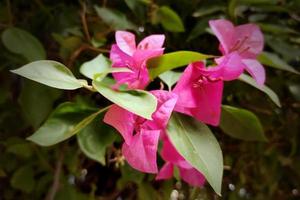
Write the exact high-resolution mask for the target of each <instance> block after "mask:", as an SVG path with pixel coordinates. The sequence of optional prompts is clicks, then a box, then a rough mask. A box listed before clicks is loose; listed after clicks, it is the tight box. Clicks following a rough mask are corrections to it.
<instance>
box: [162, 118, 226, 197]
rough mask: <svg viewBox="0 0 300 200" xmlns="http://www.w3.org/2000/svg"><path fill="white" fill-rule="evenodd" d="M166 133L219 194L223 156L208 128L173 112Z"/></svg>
mask: <svg viewBox="0 0 300 200" xmlns="http://www.w3.org/2000/svg"><path fill="white" fill-rule="evenodd" d="M167 134H168V136H169V138H170V140H171V142H172V144H173V145H174V146H175V148H176V149H177V150H178V152H179V153H180V154H181V155H182V156H183V157H184V158H185V159H186V160H187V161H188V162H189V163H190V164H191V165H192V166H193V167H195V168H196V169H197V170H199V171H200V172H201V173H202V174H203V175H204V176H205V178H206V180H207V181H208V183H209V184H210V185H211V186H212V188H213V189H214V190H215V192H216V193H218V194H219V195H220V193H221V185H222V176H223V156H222V151H221V148H220V146H219V143H218V141H217V140H216V138H215V137H214V135H213V134H212V132H211V131H210V129H209V128H208V127H207V126H206V125H205V124H203V123H202V122H199V121H197V120H195V119H194V118H192V117H188V116H185V115H182V114H178V113H173V115H172V116H171V119H170V122H169V124H168V128H167Z"/></svg>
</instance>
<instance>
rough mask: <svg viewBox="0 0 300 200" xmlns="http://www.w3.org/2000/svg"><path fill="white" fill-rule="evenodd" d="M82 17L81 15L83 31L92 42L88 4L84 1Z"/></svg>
mask: <svg viewBox="0 0 300 200" xmlns="http://www.w3.org/2000/svg"><path fill="white" fill-rule="evenodd" d="M80 17H81V23H82V27H83V32H84V34H85V37H86V39H87V41H88V42H90V41H91V36H90V33H89V29H88V25H87V21H86V5H85V3H84V2H83V3H82V11H81V12H80Z"/></svg>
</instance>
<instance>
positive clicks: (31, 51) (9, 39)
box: [2, 27, 46, 62]
mask: <svg viewBox="0 0 300 200" xmlns="http://www.w3.org/2000/svg"><path fill="white" fill-rule="evenodd" d="M2 42H3V44H4V46H5V47H6V48H7V49H8V50H9V51H11V52H13V53H16V54H20V55H22V56H24V57H25V58H26V59H27V61H29V62H32V61H36V60H44V59H46V52H45V50H44V47H43V46H42V44H41V43H40V42H39V41H38V39H36V38H35V37H34V36H33V35H31V34H30V33H28V32H27V31H24V30H22V29H19V28H14V27H13V28H8V29H6V30H5V31H4V32H3V33H2Z"/></svg>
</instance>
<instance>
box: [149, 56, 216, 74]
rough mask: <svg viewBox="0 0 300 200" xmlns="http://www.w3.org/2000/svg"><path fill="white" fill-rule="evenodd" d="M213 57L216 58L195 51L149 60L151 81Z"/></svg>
mask: <svg viewBox="0 0 300 200" xmlns="http://www.w3.org/2000/svg"><path fill="white" fill-rule="evenodd" d="M212 57H214V56H212V55H205V54H201V53H198V52H194V51H175V52H172V53H166V54H164V55H162V56H158V57H154V58H151V59H149V60H148V61H147V67H148V68H149V72H150V77H151V79H154V78H156V77H157V76H158V75H160V74H161V73H163V72H165V71H169V70H171V69H175V68H178V67H182V66H184V65H188V64H190V63H192V62H196V61H200V60H205V59H207V58H212Z"/></svg>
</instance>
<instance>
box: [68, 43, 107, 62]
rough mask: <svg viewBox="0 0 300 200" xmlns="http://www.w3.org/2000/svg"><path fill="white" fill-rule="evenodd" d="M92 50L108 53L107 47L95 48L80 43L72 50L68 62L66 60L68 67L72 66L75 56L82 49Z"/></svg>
mask: <svg viewBox="0 0 300 200" xmlns="http://www.w3.org/2000/svg"><path fill="white" fill-rule="evenodd" d="M86 50H89V51H94V52H97V53H109V50H108V49H101V48H96V47H93V46H90V45H88V44H82V45H81V46H80V47H79V48H78V49H77V50H76V51H74V53H73V54H72V55H71V56H70V59H69V62H68V65H67V66H68V67H71V66H73V63H74V61H75V60H76V58H77V57H78V56H79V55H80V54H81V53H82V52H83V51H86Z"/></svg>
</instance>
